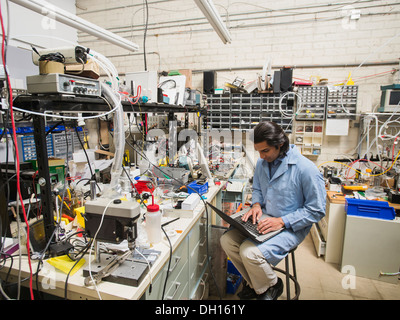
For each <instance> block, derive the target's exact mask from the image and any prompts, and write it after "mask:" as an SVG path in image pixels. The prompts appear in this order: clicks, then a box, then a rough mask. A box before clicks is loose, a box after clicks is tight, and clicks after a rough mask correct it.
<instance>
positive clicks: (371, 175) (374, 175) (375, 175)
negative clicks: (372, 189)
mask: <svg viewBox="0 0 400 320" xmlns="http://www.w3.org/2000/svg"><path fill="white" fill-rule="evenodd" d="M399 155H400V151H399V153H397V156H396V159H394V161H393V162H392V165H391V166H390V167H389V169H387V170H386V171H384V172H382V173H379V174H370V175H369V176H370V177H377V176H381V175H383V174H385V173H386V172H388V171H389V170H390V169H392V167H393V165H394V163H395V162H396V161H397V158H398V157H399ZM328 162H333V163H339V164H340V165H342V166H345V167H348V168H350V169H352V170H354V171H355V172H358V173H360V174H362V175H367V173H363V172H361V171H359V170H357V169H354V168H353V167H350V166H348V165H347V164H344V163H341V162H339V161H325V162H323V163H321V164H319V165H318V168H319V167H320V166H322V165H323V164H325V163H328Z"/></svg>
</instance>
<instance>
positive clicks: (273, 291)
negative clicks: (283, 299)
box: [257, 278, 283, 300]
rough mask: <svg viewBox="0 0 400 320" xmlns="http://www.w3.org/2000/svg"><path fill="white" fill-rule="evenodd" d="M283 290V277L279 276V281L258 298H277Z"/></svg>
mask: <svg viewBox="0 0 400 320" xmlns="http://www.w3.org/2000/svg"><path fill="white" fill-rule="evenodd" d="M282 292H283V282H282V279H281V278H278V282H277V283H276V284H275V285H273V286H272V287H270V288H268V290H267V291H265V292H264V293H262V294H259V295H258V296H257V300H276V299H278V297H279V296H280V295H281V294H282Z"/></svg>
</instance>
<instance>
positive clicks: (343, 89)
mask: <svg viewBox="0 0 400 320" xmlns="http://www.w3.org/2000/svg"><path fill="white" fill-rule="evenodd" d="M333 89H334V90H331V89H329V90H328V98H327V114H326V117H327V118H328V119H329V118H330V119H351V120H355V119H356V112H357V97H358V86H335V87H334V88H333Z"/></svg>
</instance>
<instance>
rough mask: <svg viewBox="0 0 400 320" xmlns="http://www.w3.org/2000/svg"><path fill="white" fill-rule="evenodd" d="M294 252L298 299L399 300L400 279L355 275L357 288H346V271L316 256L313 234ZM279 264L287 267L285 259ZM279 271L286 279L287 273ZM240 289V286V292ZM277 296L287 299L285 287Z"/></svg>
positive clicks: (228, 297) (235, 297) (227, 296)
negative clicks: (385, 279)
mask: <svg viewBox="0 0 400 320" xmlns="http://www.w3.org/2000/svg"><path fill="white" fill-rule="evenodd" d="M295 256H296V269H297V278H298V281H299V284H300V287H301V292H300V297H299V300H400V280H399V281H398V282H397V284H392V283H387V282H384V281H378V280H372V279H367V278H363V277H356V278H355V289H346V288H343V286H342V281H343V279H344V277H346V276H347V274H344V273H341V272H340V271H339V266H338V265H336V264H331V263H326V262H325V261H324V258H323V257H317V255H316V252H315V248H314V245H313V242H312V239H311V236H310V235H308V236H307V237H306V239H305V240H304V241H303V243H301V245H300V246H299V247H298V248H297V250H296V253H295ZM277 267H278V268H281V269H284V261H281V262H280V263H279V264H278V266H277ZM278 275H279V276H280V277H281V278H282V280H283V282H284V283H285V278H284V275H282V274H280V273H278ZM344 282H345V283H346V279H345V280H344ZM240 290H241V286H240V287H239V289H238V291H237V292H239V291H240ZM293 293H294V288H292V289H291V295H293ZM210 298H212V297H210ZM224 299H227V300H236V299H238V297H237V296H236V294H235V295H231V294H228V295H226V297H225V298H224ZM278 300H286V288H284V291H283V294H282V295H281V296H280V297H279V299H278Z"/></svg>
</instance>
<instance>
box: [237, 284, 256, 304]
mask: <svg viewBox="0 0 400 320" xmlns="http://www.w3.org/2000/svg"><path fill="white" fill-rule="evenodd" d="M237 296H238V297H239V298H240V300H250V299H255V298H257V293H256V292H255V291H254V289H252V288H250V286H249V285H248V284H247V282H246V281H243V288H242V291H240V292H239V293H238V294H237Z"/></svg>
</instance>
